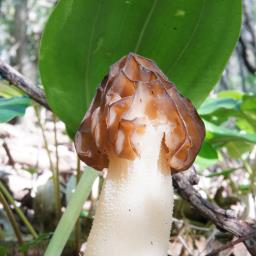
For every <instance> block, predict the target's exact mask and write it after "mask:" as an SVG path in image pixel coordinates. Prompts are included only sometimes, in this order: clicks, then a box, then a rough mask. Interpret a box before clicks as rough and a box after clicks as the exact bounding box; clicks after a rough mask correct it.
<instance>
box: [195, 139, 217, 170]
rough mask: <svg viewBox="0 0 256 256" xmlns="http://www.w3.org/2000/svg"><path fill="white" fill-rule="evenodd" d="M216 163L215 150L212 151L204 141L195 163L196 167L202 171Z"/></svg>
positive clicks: (209, 145)
mask: <svg viewBox="0 0 256 256" xmlns="http://www.w3.org/2000/svg"><path fill="white" fill-rule="evenodd" d="M217 161H218V152H217V150H216V149H214V148H213V146H212V145H211V144H210V143H208V142H207V141H204V143H203V144H202V147H201V149H200V152H199V154H198V155H197V158H196V161H195V162H196V164H197V166H198V167H199V169H200V170H204V169H206V168H208V167H210V166H212V165H214V164H216V162H217Z"/></svg>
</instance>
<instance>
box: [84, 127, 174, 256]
mask: <svg viewBox="0 0 256 256" xmlns="http://www.w3.org/2000/svg"><path fill="white" fill-rule="evenodd" d="M162 136H163V132H161V129H155V128H153V127H151V128H150V129H147V132H146V134H145V135H144V136H142V137H141V138H140V139H139V143H140V144H141V145H143V148H144V149H143V150H142V148H141V150H140V154H139V157H138V158H136V159H135V160H133V161H129V160H124V159H121V158H111V161H110V166H109V172H108V176H107V179H106V181H105V184H104V187H103V191H102V194H101V196H100V200H99V205H98V208H97V212H96V216H95V220H94V223H93V227H92V230H91V233H90V235H89V238H88V244H87V250H86V256H103V255H104V256H120V255H122V256H128V255H129V256H131V255H133V256H166V255H167V251H168V243H169V235H170V229H171V222H172V208H173V189H172V177H171V173H170V170H169V168H168V167H167V165H166V164H165V160H164V159H163V157H162V156H163V154H161V141H162ZM138 148H140V145H139V147H138Z"/></svg>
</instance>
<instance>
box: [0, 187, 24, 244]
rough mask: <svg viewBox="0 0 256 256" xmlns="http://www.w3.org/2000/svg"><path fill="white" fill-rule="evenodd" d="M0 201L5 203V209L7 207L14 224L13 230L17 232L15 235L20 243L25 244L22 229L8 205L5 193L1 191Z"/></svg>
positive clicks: (7, 213) (11, 221)
mask: <svg viewBox="0 0 256 256" xmlns="http://www.w3.org/2000/svg"><path fill="white" fill-rule="evenodd" d="M0 202H1V204H2V205H3V207H4V209H5V212H6V215H7V217H8V219H9V221H10V223H11V225H12V228H13V231H14V233H15V236H16V238H17V241H18V243H19V244H20V245H22V244H23V240H22V236H21V233H20V230H19V226H18V224H17V222H16V220H15V217H14V215H13V213H12V211H11V209H10V207H9V205H8V202H7V201H6V199H5V197H4V195H3V194H2V192H1V191H0Z"/></svg>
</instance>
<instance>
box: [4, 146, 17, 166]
mask: <svg viewBox="0 0 256 256" xmlns="http://www.w3.org/2000/svg"><path fill="white" fill-rule="evenodd" d="M3 148H4V150H5V152H6V155H7V156H8V164H9V165H11V166H14V164H15V162H14V160H13V157H12V154H11V152H10V149H9V147H8V145H7V143H6V142H4V143H3Z"/></svg>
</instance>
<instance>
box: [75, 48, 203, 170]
mask: <svg viewBox="0 0 256 256" xmlns="http://www.w3.org/2000/svg"><path fill="white" fill-rule="evenodd" d="M149 122H150V123H151V124H153V125H156V126H157V125H164V127H165V130H164V136H163V140H162V145H163V148H164V150H165V151H164V152H165V153H166V159H168V163H169V166H170V170H171V171H172V172H179V171H183V170H186V169H188V168H189V167H190V166H191V165H192V163H193V162H194V160H195V157H196V155H197V153H198V151H199V150H200V147H201V144H202V141H203V139H204V136H205V127H204V123H203V122H202V120H201V119H200V117H199V115H198V113H197V112H196V110H195V108H194V107H193V105H192V103H191V102H190V100H188V99H187V98H185V97H183V96H182V95H181V94H180V93H179V92H178V91H177V89H176V87H175V85H174V84H173V83H171V82H170V81H169V80H168V78H167V77H166V76H165V75H164V74H163V72H162V71H161V70H160V69H159V68H158V67H157V65H156V64H155V63H154V62H153V61H152V60H150V59H147V58H144V57H142V56H139V55H137V54H134V53H130V54H128V55H127V56H124V57H123V58H121V59H120V60H119V61H117V62H116V63H115V64H113V65H112V66H111V68H110V71H109V74H108V75H107V76H106V77H105V78H104V79H103V81H102V82H101V84H100V86H99V88H98V89H97V93H96V96H95V97H94V99H93V101H92V103H91V105H90V107H89V109H88V111H87V113H86V114H85V117H84V119H83V121H82V123H81V125H80V127H79V129H78V131H77V133H76V136H75V147H76V150H77V153H78V155H79V158H80V159H81V160H82V161H84V162H85V163H86V164H87V165H89V166H91V167H93V168H95V169H97V170H102V169H103V168H107V167H108V163H109V158H110V157H111V156H117V157H121V158H125V159H129V160H133V159H135V158H136V157H138V155H139V152H138V150H137V148H136V140H137V139H138V136H135V135H140V134H143V133H144V132H145V127H146V125H147V124H148V123H149Z"/></svg>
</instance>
